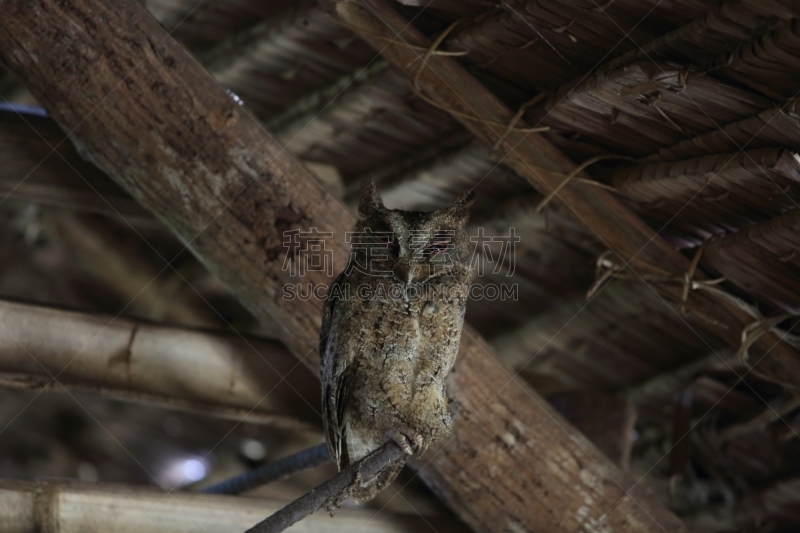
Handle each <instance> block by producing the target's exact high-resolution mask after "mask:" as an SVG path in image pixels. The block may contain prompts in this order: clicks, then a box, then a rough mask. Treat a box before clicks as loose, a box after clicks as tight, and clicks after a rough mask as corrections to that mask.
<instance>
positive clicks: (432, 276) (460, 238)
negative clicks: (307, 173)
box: [320, 182, 473, 502]
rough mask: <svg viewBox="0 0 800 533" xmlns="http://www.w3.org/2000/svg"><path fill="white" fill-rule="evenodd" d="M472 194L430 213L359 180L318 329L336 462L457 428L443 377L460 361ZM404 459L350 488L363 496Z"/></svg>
mask: <svg viewBox="0 0 800 533" xmlns="http://www.w3.org/2000/svg"><path fill="white" fill-rule="evenodd" d="M472 199H473V195H472V194H466V195H463V196H461V197H459V198H458V199H456V200H455V201H454V202H453V203H452V204H450V205H449V206H448V207H446V208H444V209H442V210H440V211H435V212H432V213H423V212H417V211H400V210H391V209H386V208H385V207H384V206H383V203H382V202H381V200H380V198H379V197H378V195H377V193H376V191H375V186H374V185H373V184H372V183H370V182H367V183H366V184H365V185H364V187H363V189H362V198H361V204H360V206H359V213H360V215H361V219H360V220H359V221H358V222H357V223H356V227H355V232H354V234H353V237H352V244H353V254H352V255H351V258H350V264H349V266H348V269H347V270H345V271H344V272H342V273H341V274H340V275H339V277H338V278H337V279H336V282H335V283H334V285H333V286H332V287H331V289H330V291H329V294H328V299H327V302H326V305H325V309H324V314H323V323H322V329H321V331H320V358H321V374H322V376H321V377H322V396H323V423H324V425H325V436H326V439H327V442H328V448H329V450H330V453H331V456H332V457H334V458H335V459H336V461H337V463H338V466H339V469H340V470H341V469H342V468H345V467H347V466H348V465H350V464H351V463H353V462H355V461H357V460H359V459H361V458H362V457H364V456H365V455H367V454H368V453H369V452H371V451H372V450H374V449H376V448H378V447H379V446H380V445H381V444H382V443H383V442H385V441H386V440H387V439H393V440H395V441H397V442H398V444H399V445H400V447H401V448H403V449H404V450H405V451H406V452H407V453H414V454H423V453H425V451H427V450H428V449H430V448H431V447H432V446H436V445H437V444H439V443H441V442H442V440H443V439H444V438H445V437H446V436H448V435H449V434H450V432H451V426H452V418H451V414H450V408H449V405H448V400H447V396H446V394H445V378H446V377H447V375H448V374H449V372H450V370H451V369H452V367H453V363H454V362H455V358H456V353H457V352H458V344H459V339H460V336H461V327H462V325H463V322H464V311H465V307H466V303H467V297H468V289H469V281H470V278H471V268H470V258H471V253H470V252H471V250H470V247H469V243H468V238H467V235H466V230H465V226H466V222H467V217H468V210H469V205H470V204H471V203H472ZM402 466H403V465H402V463H401V464H398V465H394V466H392V467H390V468H388V469H387V470H385V471H384V472H382V473H381V474H380V475H379V476H378V477H377V478H376V479H373V480H363V482H362V483H361V484H360V486H358V487H353V488H352V490H351V491H350V493H349V496H351V497H352V498H353V499H354V500H355V501H359V502H363V501H367V500H369V499H371V498H372V497H374V496H375V494H377V493H378V492H379V491H380V490H381V489H382V488H383V487H385V486H386V485H387V484H389V483H390V482H391V481H392V480H393V479H394V478H395V477H396V476H397V473H398V472H399V470H400V468H402Z"/></svg>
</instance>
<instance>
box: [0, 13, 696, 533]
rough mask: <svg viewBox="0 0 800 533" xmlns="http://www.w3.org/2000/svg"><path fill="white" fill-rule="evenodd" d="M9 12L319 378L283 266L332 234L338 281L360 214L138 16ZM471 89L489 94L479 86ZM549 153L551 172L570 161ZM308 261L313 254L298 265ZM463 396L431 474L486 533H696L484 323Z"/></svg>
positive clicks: (27, 58) (95, 122) (50, 78)
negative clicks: (540, 387)
mask: <svg viewBox="0 0 800 533" xmlns="http://www.w3.org/2000/svg"><path fill="white" fill-rule="evenodd" d="M3 8H4V9H3V10H2V12H0V63H2V64H3V65H5V66H6V67H8V68H9V69H10V70H12V71H13V72H15V73H16V74H18V75H19V77H20V78H21V79H22V80H23V81H24V83H25V84H26V85H27V86H28V87H29V88H30V89H31V91H32V92H33V93H34V94H35V95H36V96H37V98H38V99H39V100H40V101H41V102H42V104H43V105H44V106H45V107H46V108H47V109H48V111H49V112H50V113H51V115H52V116H53V117H54V118H55V119H56V120H57V121H58V122H59V123H60V124H61V126H62V127H64V128H65V129H66V130H67V131H68V132H70V139H72V140H73V142H75V143H76V144H77V145H78V146H79V147H80V151H81V153H83V154H86V155H87V156H88V157H90V158H91V159H92V161H93V162H95V164H97V165H98V166H99V167H100V168H102V169H103V170H105V171H106V172H107V173H108V175H109V176H111V177H112V178H113V179H114V180H115V181H116V182H117V183H119V184H120V185H122V186H123V188H125V189H126V190H127V191H128V192H129V193H130V194H132V195H133V196H134V198H136V199H137V201H139V202H140V203H142V204H143V205H144V206H146V207H147V208H149V209H150V210H152V211H153V212H154V213H155V214H156V215H157V216H158V217H159V218H160V219H161V220H162V221H163V222H164V223H165V224H167V225H168V226H169V227H170V228H171V229H172V230H173V231H174V232H175V233H176V234H177V235H178V236H179V237H181V238H182V239H183V240H184V242H186V243H187V244H188V245H189V246H190V248H191V250H192V251H193V252H194V253H195V254H196V255H197V256H198V257H199V258H200V259H201V260H202V261H203V263H204V264H205V265H206V266H207V267H208V268H209V270H210V271H212V272H213V273H214V274H215V275H216V276H217V277H219V278H220V279H221V280H222V281H223V282H224V283H225V284H227V285H228V287H229V288H230V289H231V290H232V291H233V292H234V293H235V294H237V295H238V296H239V297H240V298H241V300H242V301H243V302H244V303H245V304H246V305H247V306H248V307H249V308H250V309H251V310H252V311H253V312H254V313H255V314H256V316H259V317H261V318H264V319H267V320H270V319H274V320H275V321H276V322H278V323H280V324H281V325H282V326H283V334H282V338H283V340H284V341H285V342H286V344H287V345H288V346H289V347H290V348H291V350H292V351H293V352H294V354H295V355H296V356H297V357H299V358H300V359H302V360H303V361H304V362H305V363H306V364H307V365H308V366H309V367H310V368H316V366H317V341H316V339H317V335H318V328H319V325H320V321H321V320H320V319H321V317H320V311H321V305H322V302H321V301H319V300H318V299H315V298H310V299H300V298H295V299H285V298H283V290H284V287H285V286H286V285H287V284H292V283H297V282H298V279H297V278H293V277H292V276H291V270H290V269H284V265H285V263H284V261H285V259H286V252H287V248H285V246H284V242H285V240H284V232H285V231H288V230H303V231H310V229H311V228H312V227H313V228H317V229H318V230H319V231H330V232H333V234H334V235H335V237H336V238H334V239H331V240H330V241H329V242H327V243H326V245H327V246H328V249H329V250H331V256H330V261H331V264H332V269H331V270H332V271H333V272H338V271H340V270H342V269H343V268H344V267H345V265H346V261H347V258H348V255H349V250H348V247H347V246H346V244H345V242H344V234H345V232H347V231H350V230H351V228H352V226H353V224H354V219H353V218H352V216H351V215H349V213H348V212H347V210H346V209H345V208H344V207H343V206H341V205H339V204H338V203H336V202H335V201H334V200H333V199H331V198H330V197H329V196H327V195H326V194H324V193H323V192H322V191H321V190H320V188H319V187H318V186H317V185H316V184H315V181H314V180H313V179H312V178H311V177H310V176H309V175H308V173H307V172H306V171H305V169H304V168H303V167H301V166H300V165H299V164H297V163H296V162H295V161H294V160H293V159H291V158H290V157H289V156H288V155H287V154H285V152H284V151H283V149H282V147H281V146H279V145H278V144H277V143H276V142H275V141H274V140H273V138H272V137H271V136H270V135H269V134H268V132H266V131H264V130H263V129H262V127H261V125H260V124H258V123H257V122H256V121H255V120H253V119H252V118H251V117H250V116H248V115H247V114H246V113H244V112H243V111H242V109H241V108H240V107H239V105H238V104H237V103H236V102H234V101H233V99H232V98H231V97H230V96H229V95H228V94H227V93H225V91H224V90H223V89H222V88H221V87H220V86H219V84H218V83H217V82H216V81H215V80H214V79H213V78H212V77H211V76H210V75H208V74H207V73H206V72H205V71H204V70H203V69H202V67H201V66H200V65H199V64H198V63H197V62H196V61H194V60H193V59H192V58H191V57H190V56H189V55H188V53H187V52H186V50H185V49H184V48H182V47H181V46H179V45H178V44H177V43H175V42H174V41H173V40H172V39H170V38H169V37H168V36H167V35H166V33H165V31H164V30H163V28H161V26H160V25H159V24H158V23H157V22H156V21H154V20H153V19H151V18H150V17H149V16H148V15H147V14H146V13H144V12H143V10H141V9H140V8H139V7H138V6H135V5H133V4H131V3H126V2H122V3H113V4H109V3H107V2H101V1H99V0H66V1H64V0H59V1H56V0H42V1H40V2H36V3H33V4H32V3H30V2H29V1H28V0H10V1H9V0H6V1H5V2H4V3H3ZM394 17H395V20H396V15H394ZM100 21H102V23H100ZM373 22H374V21H373ZM404 24H405V23H404ZM372 27H373V28H379V26H378V25H377V24H373V26H372ZM407 58H408V59H410V56H407ZM87 65H91V73H92V75H91V76H87V74H86V72H87ZM465 89H467V90H476V94H479V93H478V92H477V90H478V89H479V87H476V84H475V82H474V81H472V82H470V81H469V80H468V81H467V86H466V87H465ZM503 129H504V128H503ZM544 148H545V150H543V151H542V152H541V155H542V157H543V161H548V160H552V158H556V160H557V161H561V160H563V158H561V157H560V156H559V155H558V154H557V152H555V151H554V150H551V149H547V147H546V146H545V147H544ZM565 163H566V162H565ZM556 176H561V174H554V175H553V179H556ZM290 251H292V250H290ZM307 258H309V255H308V253H307V252H306V251H305V250H304V249H303V247H301V249H300V250H298V251H297V253H296V254H294V255H293V256H290V257H289V264H290V265H291V264H297V263H299V262H302V261H304V260H305V259H307ZM331 274H332V272H330V273H329V272H325V271H308V272H307V273H306V276H305V277H304V278H302V280H300V281H302V282H303V283H312V284H321V285H326V284H329V283H331V281H332V275H331ZM187 371H190V370H188V369H187ZM448 389H449V394H450V395H451V396H452V398H453V400H454V402H455V404H456V408H457V410H458V416H457V420H456V424H455V426H456V427H455V434H454V437H453V439H452V440H450V441H449V442H448V443H447V444H446V445H445V446H444V448H443V449H441V450H439V451H438V452H434V453H433V454H432V455H431V456H430V457H429V458H426V459H425V462H424V463H422V465H423V468H422V469H421V471H420V474H421V475H422V476H423V477H424V478H425V479H426V480H427V481H428V483H429V484H430V485H431V486H433V487H434V488H435V489H436V490H437V492H438V494H440V495H441V496H442V497H443V498H444V500H445V501H446V502H447V503H448V504H449V505H450V506H451V507H452V508H453V509H455V510H456V512H457V513H458V514H459V515H460V516H461V517H462V518H463V519H464V520H465V521H466V522H467V523H468V524H469V525H471V526H473V527H474V528H475V529H477V530H479V531H493V532H498V533H499V532H501V531H508V530H513V531H537V532H555V531H559V532H560V531H567V532H577V531H580V530H586V529H587V528H595V529H602V528H613V529H614V530H615V531H617V532H633V531H637V532H651V531H652V532H659V533H661V532H663V531H665V530H666V531H669V532H673V531H684V528H683V526H682V524H681V523H680V521H679V520H678V519H677V518H676V517H675V516H674V515H672V514H671V513H670V512H669V511H668V510H667V509H666V508H664V507H663V506H661V505H660V504H658V503H656V501H655V499H654V498H653V497H652V496H650V495H648V494H646V493H644V492H643V491H641V490H640V488H641V487H640V486H639V485H636V484H635V483H634V480H633V479H632V478H630V477H628V476H626V475H624V474H623V473H622V472H621V471H620V470H619V468H618V467H616V466H615V465H614V464H613V463H611V461H609V460H608V459H607V458H606V457H604V456H603V454H602V453H601V452H600V451H599V450H597V449H596V448H595V447H594V446H592V445H591V443H590V442H589V441H588V440H587V439H586V438H585V437H583V436H582V435H581V434H580V433H579V432H578V431H576V430H575V429H574V428H572V427H571V426H570V425H569V424H568V423H566V422H565V421H564V420H563V419H562V418H561V417H560V416H559V415H558V414H557V413H556V412H555V411H554V410H553V409H552V408H551V407H549V405H548V404H547V403H546V402H545V401H544V400H543V399H542V398H541V397H540V396H538V395H537V394H536V393H535V391H533V390H532V389H531V388H530V387H529V386H527V385H526V384H525V383H524V382H523V381H522V380H520V379H518V378H515V377H513V376H512V375H511V374H510V373H509V372H508V370H507V369H506V368H505V367H504V366H502V365H501V364H500V363H499V362H498V361H497V359H496V357H495V355H494V353H493V351H492V349H491V348H490V347H489V346H488V345H487V344H486V343H485V342H484V341H483V340H482V339H481V338H480V337H479V336H478V335H477V334H476V333H475V332H474V330H472V329H471V328H469V327H467V328H465V330H464V334H463V337H462V342H461V350H460V352H459V357H458V361H457V363H456V367H455V370H454V372H453V373H452V375H451V376H450V380H449V387H448ZM626 489H633V490H632V491H631V492H630V493H628V492H626Z"/></svg>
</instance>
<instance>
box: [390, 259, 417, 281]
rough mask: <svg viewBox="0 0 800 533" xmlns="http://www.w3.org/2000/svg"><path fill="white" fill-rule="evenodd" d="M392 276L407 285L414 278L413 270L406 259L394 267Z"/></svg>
mask: <svg viewBox="0 0 800 533" xmlns="http://www.w3.org/2000/svg"><path fill="white" fill-rule="evenodd" d="M394 275H395V276H396V277H397V279H399V280H400V281H401V282H403V283H405V284H406V285H409V284H410V283H411V280H412V279H413V277H414V268H413V267H412V265H411V264H410V262H409V261H408V260H407V259H401V260H399V261H398V262H397V264H396V265H395V266H394Z"/></svg>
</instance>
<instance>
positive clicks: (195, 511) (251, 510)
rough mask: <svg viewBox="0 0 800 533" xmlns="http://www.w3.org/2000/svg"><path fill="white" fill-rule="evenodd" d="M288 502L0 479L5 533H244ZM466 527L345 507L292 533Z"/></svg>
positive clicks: (406, 532)
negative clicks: (142, 532)
mask: <svg viewBox="0 0 800 533" xmlns="http://www.w3.org/2000/svg"><path fill="white" fill-rule="evenodd" d="M285 503H286V502H283V501H279V500H270V499H264V498H251V497H247V496H219V495H209V494H196V493H188V492H175V493H166V492H164V491H160V490H156V489H149V488H138V487H136V488H135V487H128V486H123V485H107V484H91V483H77V482H69V481H38V482H24V481H12V480H2V481H0V531H3V532H4V533H85V532H88V531H102V532H103V533H131V532H135V531H158V533H241V532H242V531H244V530H245V529H247V528H249V527H251V526H253V525H254V524H256V523H257V522H258V521H259V520H261V519H262V518H263V517H264V515H265V514H270V513H272V512H275V511H277V510H278V509H280V508H281V507H282V506H283V505H284V504H285ZM431 527H433V528H434V529H435V530H436V531H439V532H440V533H455V532H456V531H459V529H463V527H461V526H459V525H456V524H452V521H446V520H444V519H441V518H436V517H427V518H421V517H419V516H412V515H398V514H392V513H379V514H377V515H376V513H375V511H374V510H369V509H340V510H339V511H338V512H337V513H336V519H335V520H331V518H330V517H329V516H328V515H327V514H326V513H319V514H316V515H312V516H310V517H308V518H306V519H305V520H303V521H302V522H300V523H298V524H297V525H295V526H294V527H292V528H291V529H289V531H291V532H292V533H353V532H355V531H361V530H363V531H370V532H375V533H416V532H419V531H426V530H430V528H431Z"/></svg>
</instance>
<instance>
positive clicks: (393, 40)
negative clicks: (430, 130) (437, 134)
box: [326, 0, 800, 383]
mask: <svg viewBox="0 0 800 533" xmlns="http://www.w3.org/2000/svg"><path fill="white" fill-rule="evenodd" d="M326 1H327V2H328V3H329V4H330V5H331V6H332V9H334V10H335V11H336V14H337V16H338V17H339V18H340V19H341V20H343V21H344V23H345V24H347V25H348V26H349V27H352V28H355V31H356V33H358V34H359V35H360V36H361V37H362V38H363V39H364V40H366V41H367V42H369V43H370V44H372V46H373V47H375V48H376V49H378V50H381V51H382V52H381V53H382V54H383V56H384V57H386V58H387V59H388V60H389V61H391V62H392V63H394V64H395V66H397V67H398V68H400V69H402V70H404V71H405V72H406V73H407V74H408V75H409V77H411V78H412V79H414V80H416V82H417V83H418V85H419V87H420V88H421V90H422V91H423V92H424V93H425V94H426V95H427V96H426V98H428V99H429V100H430V101H432V102H434V103H435V105H437V106H439V107H441V108H443V109H447V110H449V111H450V112H451V113H452V114H453V116H454V117H455V118H457V119H458V120H459V121H460V122H461V123H462V124H464V126H465V127H467V129H469V130H470V131H472V132H473V133H474V134H475V136H476V137H478V138H479V139H481V140H483V141H484V142H485V143H486V144H488V145H489V146H494V145H495V144H496V143H497V142H498V141H499V140H501V139H502V140H503V142H502V143H501V145H502V150H503V151H504V152H505V153H506V156H505V157H504V158H502V161H503V162H505V163H506V164H508V165H509V166H510V167H512V168H513V169H514V170H516V172H517V173H518V174H519V175H520V176H522V177H524V178H525V179H527V180H528V181H529V182H530V183H531V185H533V186H534V187H535V188H536V189H537V190H538V191H539V192H540V193H542V194H543V195H547V194H549V193H551V191H554V190H556V188H557V187H559V186H560V185H561V183H562V182H563V181H564V176H565V174H568V173H570V172H571V171H573V170H574V168H575V167H574V165H573V164H572V162H570V161H569V160H568V159H567V158H566V157H565V156H564V155H563V154H561V153H560V152H559V151H558V150H557V149H556V148H555V147H553V146H552V145H551V144H550V143H548V142H547V141H546V140H545V139H544V138H543V137H541V136H539V135H537V134H531V133H527V132H525V131H524V130H522V129H520V128H525V127H526V126H527V125H526V124H525V123H524V121H519V122H518V123H517V129H511V131H507V130H508V129H509V128H507V125H508V124H509V123H510V122H511V120H512V118H513V116H514V113H513V112H512V111H511V110H510V109H508V108H507V107H506V106H505V105H504V104H503V103H502V102H501V101H500V100H499V99H498V98H497V97H495V96H494V95H492V94H491V93H489V92H488V91H487V90H486V88H485V87H483V86H482V85H480V83H478V82H477V81H476V80H475V79H474V78H473V77H472V76H470V75H469V74H468V73H467V72H466V71H465V70H464V69H463V68H462V67H461V66H460V65H459V64H458V63H457V62H456V61H455V60H454V59H452V58H449V57H445V56H440V55H436V54H432V55H431V56H430V57H427V59H426V60H425V61H424V62H423V58H422V56H423V55H424V53H421V52H419V50H420V49H422V50H427V49H429V48H430V46H431V41H430V40H429V39H428V38H427V37H425V36H424V35H423V34H422V33H420V32H419V31H418V30H417V29H416V28H414V27H413V26H412V25H410V24H408V22H407V21H406V20H405V19H404V18H403V17H401V16H400V15H399V14H398V13H397V12H396V11H395V10H394V9H393V8H392V7H391V6H390V5H389V4H388V3H386V2H385V0H360V1H351V0H326ZM420 69H421V70H420ZM581 175H583V176H584V177H586V176H585V174H581ZM557 199H558V200H560V201H561V202H563V204H564V205H566V206H567V208H569V209H570V210H572V212H573V213H575V216H576V217H577V218H578V219H580V220H581V221H582V222H583V223H584V224H586V226H587V227H588V228H589V229H590V230H591V231H593V232H594V233H595V234H596V235H597V236H598V238H599V239H600V240H601V241H602V242H603V243H604V244H605V245H606V246H608V248H609V249H611V250H612V251H613V252H614V253H615V254H616V255H617V256H618V257H619V258H621V262H622V263H626V262H629V263H628V265H629V268H630V269H631V270H633V271H634V272H635V273H636V274H634V276H636V275H637V274H638V275H642V274H648V273H649V274H659V275H662V276H664V275H665V274H666V276H672V277H674V279H675V280H681V279H683V278H684V275H685V274H686V273H687V272H688V271H689V267H690V265H689V261H688V260H687V259H686V258H685V257H684V256H683V255H681V254H680V252H678V250H676V249H675V248H674V247H672V246H670V245H669V244H668V243H667V242H666V241H664V240H663V239H662V238H661V237H659V236H658V235H657V234H656V233H655V232H654V231H653V229H652V228H650V227H649V226H648V225H646V224H645V223H644V222H643V221H642V220H641V219H639V218H638V217H637V216H636V215H634V214H633V213H631V212H630V211H629V210H628V209H627V208H625V207H624V206H623V205H622V204H621V203H620V202H619V201H618V200H617V199H616V198H615V197H614V196H613V195H612V193H611V192H609V191H607V190H605V189H603V188H601V187H598V186H596V185H592V184H591V183H588V182H587V181H582V180H574V179H573V180H570V181H569V182H568V183H567V184H566V185H565V186H564V187H563V188H562V189H561V190H560V192H559V193H558V194H557ZM704 278H705V275H704V274H703V273H702V272H695V279H704ZM643 290H655V291H657V292H658V293H659V294H661V295H662V296H663V297H664V298H666V299H667V300H672V301H679V300H681V299H682V296H683V283H680V282H678V283H654V284H651V286H650V287H649V288H647V289H643ZM687 309H689V310H690V312H692V313H693V314H695V315H696V316H698V317H704V320H705V323H706V324H707V331H709V332H711V333H713V334H714V335H716V336H718V337H720V338H722V339H724V340H725V341H726V342H728V343H729V344H731V345H732V346H736V347H738V346H739V345H740V343H741V339H742V336H741V333H742V330H743V328H745V327H746V326H747V325H749V324H750V323H752V322H753V320H754V317H753V316H751V315H750V314H749V313H747V312H746V311H745V310H743V309H742V308H741V307H739V305H737V303H735V302H734V301H733V300H731V299H729V298H727V297H726V296H725V295H722V294H719V293H711V292H708V291H694V292H693V293H692V294H691V296H690V298H689V305H688V306H687ZM754 344H755V345H757V346H756V348H755V350H754V351H753V352H751V358H752V360H753V361H756V362H759V363H758V364H757V367H758V368H757V369H756V370H757V371H758V372H760V373H762V374H764V375H767V376H771V377H772V378H773V379H775V380H777V381H780V382H786V381H787V376H791V378H789V381H791V382H795V383H800V354H798V352H797V351H796V350H795V349H794V348H792V347H790V346H789V345H788V344H787V343H785V342H782V340H781V339H780V338H779V337H778V335H776V334H775V333H768V334H765V335H763V336H761V337H760V338H759V339H758V340H757V341H756V342H755V343H754Z"/></svg>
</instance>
